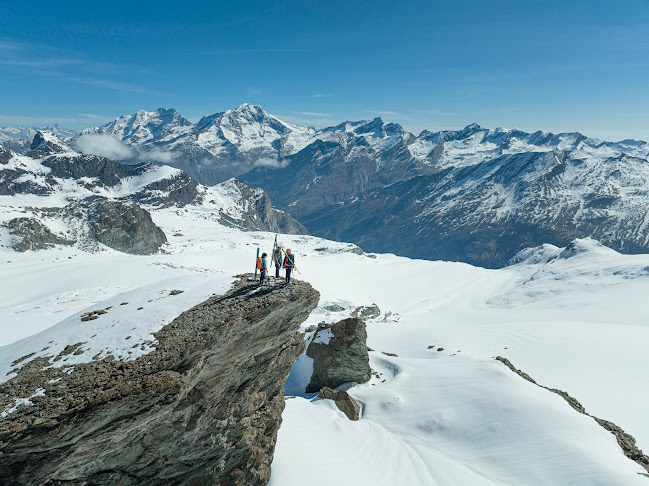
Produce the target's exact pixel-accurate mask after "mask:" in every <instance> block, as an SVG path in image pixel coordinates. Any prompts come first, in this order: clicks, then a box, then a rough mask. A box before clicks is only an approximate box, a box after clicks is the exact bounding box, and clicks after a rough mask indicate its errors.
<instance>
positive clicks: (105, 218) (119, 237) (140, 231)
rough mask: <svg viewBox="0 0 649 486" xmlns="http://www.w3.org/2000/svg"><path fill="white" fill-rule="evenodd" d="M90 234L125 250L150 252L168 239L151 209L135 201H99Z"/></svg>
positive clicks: (91, 213)
mask: <svg viewBox="0 0 649 486" xmlns="http://www.w3.org/2000/svg"><path fill="white" fill-rule="evenodd" d="M88 222H89V226H90V234H91V235H92V236H93V238H94V239H96V240H97V241H98V242H99V243H102V244H104V245H106V246H108V247H110V248H113V249H115V250H118V251H123V252H124V253H131V254H133V255H150V254H152V253H156V252H157V251H158V250H159V249H160V247H161V246H162V245H164V244H165V243H166V242H167V237H166V236H165V234H164V232H163V231H162V230H161V229H160V228H158V227H157V226H156V225H155V223H154V222H153V220H152V219H151V213H149V212H148V211H147V210H146V209H143V208H141V207H140V206H139V205H138V204H137V203H136V202H135V201H107V200H104V201H99V202H96V203H95V204H93V205H91V208H90V211H89V214H88Z"/></svg>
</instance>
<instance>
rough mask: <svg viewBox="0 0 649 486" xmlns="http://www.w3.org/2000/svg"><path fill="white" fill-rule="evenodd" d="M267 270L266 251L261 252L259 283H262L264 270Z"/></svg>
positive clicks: (264, 274) (264, 275)
mask: <svg viewBox="0 0 649 486" xmlns="http://www.w3.org/2000/svg"><path fill="white" fill-rule="evenodd" d="M267 271H268V262H267V261H266V253H262V254H261V264H260V265H259V285H262V284H263V283H264V278H265V277H266V272H267Z"/></svg>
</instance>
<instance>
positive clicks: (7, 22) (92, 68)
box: [0, 0, 649, 140]
mask: <svg viewBox="0 0 649 486" xmlns="http://www.w3.org/2000/svg"><path fill="white" fill-rule="evenodd" d="M647 80H649V1H647V0H642V1H632V0H631V1H624V2H613V1H606V2H601V1H535V0H525V1H524V0H521V1H517V2H514V1H499V0H494V1H465V2H450V1H444V2H437V1H409V0H402V1H398V2H396V1H392V2H386V1H380V0H379V1H374V2H360V1H355V2H354V1H350V0H348V1H340V2H339V1H329V2H320V1H318V2H316V1H308V0H307V1H295V2H280V1H268V0H267V1H263V2H246V1H241V2H234V1H229V2H218V1H214V2H195V1H189V0H188V1H184V2H179V1H173V2H167V1H156V2H121V1H113V2H90V1H84V2H77V1H67V2H55V1H46V2H41V1H30V2H25V1H22V0H21V1H18V0H0V125H32V124H38V125H41V124H48V123H52V122H59V123H60V124H61V125H63V126H68V127H71V128H83V127H86V126H92V125H99V124H103V123H105V122H106V121H108V120H110V119H113V118H115V117H117V116H119V115H121V114H126V113H132V112H134V111H136V110H137V109H140V108H144V109H147V110H155V109H156V108H158V107H165V108H176V109H178V110H179V111H180V112H181V113H182V114H183V115H184V116H186V117H187V118H190V119H192V120H196V119H198V118H199V117H200V116H202V115H208V114H212V113H215V112H219V111H224V110H226V109H231V108H235V107H237V106H238V105H240V104H241V103H243V102H250V103H255V104H260V105H262V106H263V107H264V108H266V110H267V111H269V112H270V113H273V114H275V115H277V116H279V117H280V118H283V119H285V120H287V121H292V122H295V123H299V124H309V125H314V126H317V127H320V126H325V125H330V124H334V123H336V122H339V121H342V120H347V119H353V120H357V119H365V118H373V117H375V116H381V117H382V118H383V119H384V120H388V121H395V122H399V123H401V124H403V125H404V126H405V127H406V128H408V129H410V130H412V131H414V132H416V133H418V132H419V131H420V130H422V129H423V128H428V129H431V130H436V129H445V128H459V127H463V126H465V125H467V124H469V123H472V122H477V123H479V124H480V125H482V126H486V127H496V126H505V127H518V128H521V129H524V130H528V131H531V130H544V131H554V132H558V131H581V132H583V133H585V134H586V135H589V136H596V137H600V138H605V139H610V140H619V139H622V138H639V139H644V140H649V90H648V89H647V88H648V87H649V83H648V82H647Z"/></svg>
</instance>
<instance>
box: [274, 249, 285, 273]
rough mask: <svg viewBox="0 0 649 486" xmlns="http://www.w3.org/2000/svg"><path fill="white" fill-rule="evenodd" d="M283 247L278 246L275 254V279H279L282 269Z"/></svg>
mask: <svg viewBox="0 0 649 486" xmlns="http://www.w3.org/2000/svg"><path fill="white" fill-rule="evenodd" d="M282 253H283V251H282V247H281V246H278V247H277V248H275V251H274V252H273V263H274V264H275V278H279V269H280V268H282Z"/></svg>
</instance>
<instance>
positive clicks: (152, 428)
mask: <svg viewBox="0 0 649 486" xmlns="http://www.w3.org/2000/svg"><path fill="white" fill-rule="evenodd" d="M318 299H319V295H318V293H317V292H316V291H315V290H314V289H313V288H311V286H310V285H308V284H306V283H302V282H298V281H296V282H295V285H291V286H289V287H283V288H281V289H278V290H272V289H261V290H260V289H258V287H256V286H253V285H249V284H248V283H247V282H245V281H244V280H243V279H242V280H240V281H239V282H238V283H237V284H236V285H235V287H234V288H233V289H232V290H231V291H230V292H228V293H227V294H226V295H224V296H216V297H213V298H211V299H209V300H207V301H205V302H203V303H202V304H199V305H197V306H196V307H194V308H192V309H190V310H188V311H186V312H184V313H183V314H182V315H180V316H179V317H178V318H177V319H175V320H174V321H173V322H171V323H170V324H168V325H166V326H165V327H164V328H162V329H161V330H160V331H159V332H157V333H156V334H155V339H156V341H157V343H156V344H155V346H156V349H155V350H154V351H152V352H151V353H149V354H147V355H145V356H142V357H140V358H138V359H136V360H134V361H128V362H119V361H115V360H114V359H112V357H108V358H106V359H102V360H97V361H93V362H90V363H86V364H80V365H77V366H76V367H74V369H73V371H72V372H71V373H66V372H65V371H63V370H62V369H60V368H51V367H48V365H49V364H50V359H51V358H50V359H47V358H38V359H35V360H32V361H29V362H27V363H26V364H25V365H24V366H23V367H22V368H21V369H19V370H17V373H18V374H17V376H16V377H15V378H13V379H11V380H9V381H8V382H6V383H4V384H2V385H0V410H6V409H7V407H8V406H11V405H13V403H14V400H15V398H17V397H32V396H33V395H34V392H35V390H37V389H43V390H44V394H42V396H36V397H33V398H31V401H32V403H33V405H31V406H21V407H18V409H17V410H16V411H15V412H13V413H11V414H9V415H7V416H6V417H5V418H4V419H0V484H3V485H7V486H13V485H53V484H66V485H118V484H119V485H121V486H130V485H159V484H165V485H208V484H209V485H212V484H219V485H264V484H266V483H267V482H268V480H269V478H270V465H271V462H272V457H273V451H274V446H275V441H276V436H277V430H278V428H279V424H280V422H281V413H282V411H283V408H284V397H283V385H284V381H285V380H286V378H287V377H288V374H289V372H290V370H291V366H292V364H293V361H294V360H295V359H296V358H297V357H298V356H299V355H300V354H301V352H302V351H303V350H304V340H303V338H302V337H301V335H300V334H299V333H298V332H297V330H298V329H299V325H300V324H301V323H302V322H303V321H304V320H305V319H306V317H307V316H308V315H309V313H310V312H311V310H312V309H314V308H315V307H316V305H317V302H318ZM68 348H69V349H66V350H65V351H64V352H65V353H71V352H74V353H77V352H83V343H76V344H74V345H72V346H69V347H68ZM53 358H54V359H55V358H56V357H53ZM23 361H24V360H23ZM16 365H17V366H18V365H19V363H16ZM68 371H69V370H68Z"/></svg>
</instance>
